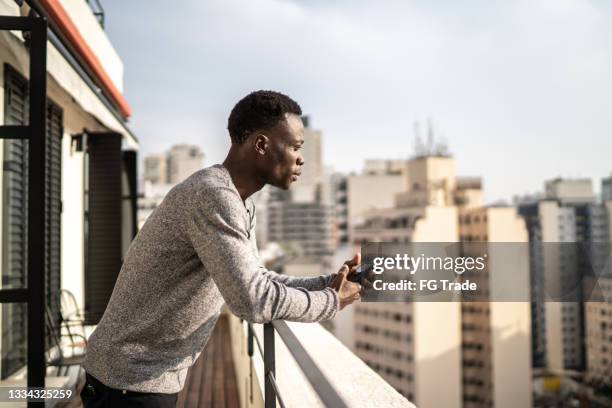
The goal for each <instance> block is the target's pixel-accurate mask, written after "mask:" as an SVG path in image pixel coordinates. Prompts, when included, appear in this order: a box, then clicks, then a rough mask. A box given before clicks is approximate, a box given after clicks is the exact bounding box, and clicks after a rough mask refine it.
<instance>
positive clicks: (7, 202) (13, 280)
mask: <svg viewBox="0 0 612 408" xmlns="http://www.w3.org/2000/svg"><path fill="white" fill-rule="evenodd" d="M4 73H5V75H4V91H5V93H4V95H5V97H4V124H5V125H24V124H26V123H27V120H28V118H27V114H28V113H27V111H28V105H27V94H28V84H27V82H26V80H25V79H23V78H22V77H21V76H20V75H19V74H17V73H16V72H15V71H14V70H12V69H10V67H8V66H7V65H5V70H4ZM3 142H4V157H3V170H4V171H3V177H4V180H3V185H4V186H3V188H4V191H3V200H2V201H3V203H2V204H3V206H2V207H3V208H2V211H3V214H2V215H3V217H2V219H3V223H2V224H3V231H2V236H3V238H4V239H3V248H2V250H3V256H2V261H3V265H2V287H3V288H23V287H25V286H26V274H27V258H28V256H27V237H28V235H27V213H28V207H27V204H28V201H27V192H28V183H27V180H28V168H27V163H28V159H27V158H28V141H27V140H3ZM26 330H27V316H26V308H25V305H24V304H18V303H5V304H3V305H2V373H1V377H2V379H4V378H7V377H8V376H10V375H11V374H13V373H14V372H15V371H17V370H19V369H20V368H21V367H23V366H24V365H25V364H26V345H27V337H26V335H27V334H26V333H27V331H26Z"/></svg>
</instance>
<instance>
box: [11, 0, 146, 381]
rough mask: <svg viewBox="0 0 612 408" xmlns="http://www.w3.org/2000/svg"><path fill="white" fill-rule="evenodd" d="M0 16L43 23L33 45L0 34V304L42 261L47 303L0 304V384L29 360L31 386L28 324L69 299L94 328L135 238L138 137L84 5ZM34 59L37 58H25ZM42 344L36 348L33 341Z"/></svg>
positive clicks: (112, 54) (54, 4)
mask: <svg viewBox="0 0 612 408" xmlns="http://www.w3.org/2000/svg"><path fill="white" fill-rule="evenodd" d="M0 15H1V16H2V20H1V21H2V24H5V23H6V22H7V21H9V20H8V19H7V18H6V17H13V18H19V19H13V20H11V21H13V22H26V21H27V22H28V24H39V23H40V22H42V19H41V17H44V18H45V19H46V24H48V28H47V30H45V29H44V26H41V27H43V29H42V30H41V32H40V34H42V35H43V36H44V39H43V41H42V42H40V43H38V42H36V39H35V38H34V37H33V35H31V36H24V35H23V32H22V31H8V30H6V26H0V28H4V29H5V30H4V31H1V32H0V98H2V101H3V103H1V104H0V118H2V124H3V126H2V127H0V138H1V139H3V140H1V141H0V156H1V157H2V160H3V166H2V168H0V185H1V186H0V195H1V196H2V211H0V231H1V234H0V249H1V250H0V265H2V283H1V285H2V288H1V290H0V293H2V294H3V302H4V299H15V297H14V294H19V291H20V290H22V289H23V288H25V287H26V285H27V282H28V276H37V277H38V276H41V275H40V274H41V273H43V271H42V270H39V269H38V268H35V267H33V264H36V263H38V262H42V265H43V268H42V269H44V282H45V305H40V309H39V310H34V307H35V305H38V303H37V302H38V301H37V300H36V298H35V297H34V296H35V295H34V290H33V289H32V288H31V287H30V288H29V289H28V291H26V293H25V295H24V296H23V298H21V300H20V302H24V303H19V302H17V303H3V304H2V321H1V325H2V330H1V334H0V336H1V341H2V359H1V360H0V373H1V374H0V376H1V379H2V380H4V379H11V378H14V377H15V376H19V375H24V373H25V370H26V362H27V364H28V375H29V376H30V377H32V378H37V380H36V381H37V382H39V381H41V379H42V377H44V356H42V354H43V353H42V352H41V349H40V348H38V347H39V346H40V343H38V345H36V346H34V343H35V342H36V341H37V340H35V339H34V340H33V338H34V336H36V337H38V336H37V334H36V333H31V332H30V337H28V330H27V327H28V325H27V323H28V321H29V320H30V321H31V319H37V318H38V319H44V316H45V310H44V308H45V307H46V308H48V310H49V311H50V313H51V315H52V320H54V321H55V322H56V323H57V322H59V307H58V296H59V292H60V290H61V289H68V290H70V291H71V292H73V293H74V295H75V297H76V300H77V302H78V305H79V307H80V308H82V309H84V311H85V318H86V321H87V323H89V324H95V323H97V321H98V320H99V318H100V317H101V316H102V313H103V311H104V309H105V308H106V303H107V301H108V298H109V297H110V294H111V292H112V289H113V286H114V281H115V279H116V276H117V274H118V273H119V270H120V267H121V263H122V257H123V254H124V252H125V250H126V248H127V246H128V245H129V243H130V241H131V239H132V238H133V236H134V235H135V233H136V200H135V197H136V162H137V159H136V158H137V151H138V140H137V139H136V138H135V136H134V135H133V134H132V132H131V131H130V129H129V128H128V127H127V126H126V120H127V118H128V117H129V116H130V114H131V110H130V107H129V105H128V104H127V101H126V100H125V98H124V96H123V94H122V91H123V63H122V61H121V58H120V57H119V55H118V54H117V52H116V51H115V49H114V47H113V46H112V44H111V42H110V41H109V39H108V37H107V35H106V33H105V32H104V30H103V28H102V27H101V24H100V22H99V21H98V20H97V18H96V16H95V15H94V13H93V12H92V10H91V9H90V8H89V6H88V5H87V3H86V2H84V1H74V2H64V1H62V2H60V1H46V2H29V1H26V2H15V1H11V0H1V1H0ZM45 44H46V45H45ZM45 46H46V51H45V49H44V47H45ZM41 50H42V52H44V53H45V54H46V61H45V60H44V59H34V57H33V55H36V53H37V52H41ZM32 72H33V73H34V74H32V75H33V77H32V76H31V73H32ZM38 72H40V73H41V74H45V75H41V76H38V75H36V73H38ZM41 77H42V78H44V79H42V80H41ZM45 82H46V84H45ZM45 85H46V86H45ZM35 97H36V98H35ZM38 98H40V100H44V98H46V111H45V112H44V113H45V116H46V123H45V124H44V125H45V127H46V130H45V134H44V136H45V137H44V143H45V150H46V152H45V153H46V155H45V156H46V157H45V159H44V160H41V161H40V162H38V161H36V160H35V159H34V157H36V156H35V155H33V152H35V151H40V149H38V148H37V149H33V146H36V145H35V143H37V139H36V138H35V136H36V137H38V136H41V135H37V134H35V133H36V132H35V131H34V130H33V129H35V128H38V129H41V126H42V124H41V123H40V122H37V121H36V119H35V118H33V117H32V112H36V110H35V109H34V108H32V106H33V104H34V103H35V102H36V100H38ZM31 105H32V106H31ZM20 126H27V127H26V128H25V129H27V131H28V132H29V133H28V136H29V137H30V138H31V140H30V139H23V138H15V137H13V136H12V135H11V134H12V132H16V131H18V129H20V128H19V127H20ZM21 129H23V128H21ZM41 138H42V137H41ZM31 158H32V160H31ZM41 169H44V171H45V177H44V179H42V180H40V179H36V178H35V177H36V175H37V174H41V173H42V171H41ZM38 183H44V195H43V196H40V195H39V194H36V195H31V193H32V192H36V191H40V190H37V186H38V185H40V184H38ZM33 185H34V188H32V186H33ZM41 203H42V204H43V205H44V211H40V212H38V213H39V214H41V215H42V216H44V223H39V222H34V221H32V220H31V216H32V212H31V211H29V209H30V208H32V207H36V206H40V205H41ZM37 216H39V215H37ZM33 230H36V231H37V233H36V235H37V236H38V237H40V238H38V239H39V240H40V241H39V242H43V243H44V251H43V252H44V253H41V252H40V251H39V249H38V248H40V247H39V246H36V243H35V242H34V241H35V240H34V239H33V234H31V233H30V232H32V231H33ZM42 278H43V277H41V279H42ZM5 294H6V296H8V297H5V296H4V295H5ZM11 296H13V297H12V298H11ZM9 301H10V300H9ZM26 301H27V302H28V307H26V303H25V302H26ZM12 302H16V301H15V300H12ZM39 321H40V320H39ZM40 326H42V327H41V330H44V324H43V325H36V326H35V327H40ZM30 327H33V326H30ZM40 338H41V340H40V341H44V336H43V335H42V334H41V335H40ZM26 345H29V346H28V348H26ZM36 362H42V364H38V363H36ZM32 373H35V374H32Z"/></svg>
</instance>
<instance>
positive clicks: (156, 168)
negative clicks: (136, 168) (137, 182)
mask: <svg viewBox="0 0 612 408" xmlns="http://www.w3.org/2000/svg"><path fill="white" fill-rule="evenodd" d="M167 180H168V168H167V161H166V156H165V155H161V154H154V155H151V156H147V157H145V159H144V181H149V182H151V183H153V184H166V183H167Z"/></svg>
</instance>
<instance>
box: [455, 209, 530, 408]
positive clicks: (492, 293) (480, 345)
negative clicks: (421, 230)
mask: <svg viewBox="0 0 612 408" xmlns="http://www.w3.org/2000/svg"><path fill="white" fill-rule="evenodd" d="M459 234H460V238H461V241H462V242H480V243H482V244H478V245H477V246H478V247H481V246H486V247H487V249H486V254H487V255H488V259H487V273H486V275H485V276H483V277H481V278H480V281H481V282H480V284H481V285H482V284H485V285H486V286H487V290H488V293H489V296H488V297H489V299H488V300H489V301H486V302H465V303H462V305H461V333H462V343H461V355H462V383H463V391H462V393H463V407H464V408H471V407H473V408H478V407H530V406H531V381H532V375H531V371H532V370H531V308H530V304H529V302H527V301H526V300H527V299H529V252H528V247H527V244H526V242H527V238H528V234H527V229H526V227H525V222H524V221H523V220H522V219H521V217H520V216H519V214H518V213H517V211H516V209H515V208H513V207H475V208H461V209H460V210H459ZM515 243H519V244H515ZM481 249H483V248H479V251H480V250H481ZM511 255H512V262H508V258H509V257H510V256H511ZM509 293H510V294H511V296H512V297H513V300H516V301H515V302H501V301H497V300H500V299H502V298H504V299H507V297H506V296H505V295H507V294H509ZM518 300H523V301H522V302H519V301H518ZM508 350H512V352H508Z"/></svg>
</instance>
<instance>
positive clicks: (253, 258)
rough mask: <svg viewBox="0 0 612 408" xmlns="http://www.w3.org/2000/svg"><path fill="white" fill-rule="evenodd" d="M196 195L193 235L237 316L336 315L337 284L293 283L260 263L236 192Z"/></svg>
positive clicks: (301, 318)
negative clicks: (316, 287) (319, 286)
mask: <svg viewBox="0 0 612 408" xmlns="http://www.w3.org/2000/svg"><path fill="white" fill-rule="evenodd" d="M193 198H194V201H191V200H189V201H190V203H191V205H189V209H188V212H189V214H190V215H189V217H188V219H187V226H186V232H187V235H188V238H189V240H190V241H191V243H192V245H193V247H194V249H195V251H196V252H197V254H198V257H199V258H200V260H201V262H202V264H203V265H204V267H205V269H206V270H207V271H208V272H209V273H210V275H211V277H212V279H213V280H214V282H215V284H216V285H217V288H218V289H219V291H220V292H221V295H222V296H223V298H224V300H225V302H226V303H227V305H228V307H229V308H230V310H231V311H232V312H233V313H234V314H235V315H236V316H238V317H241V318H243V319H245V320H248V321H250V322H254V323H265V322H269V321H272V320H277V319H282V320H292V321H298V322H317V321H321V320H328V319H331V318H333V317H334V316H335V314H336V312H337V311H338V306H339V300H338V295H337V293H336V292H335V291H334V290H333V289H332V288H323V289H322V290H317V291H309V290H307V289H306V288H303V287H289V286H287V285H286V284H285V283H283V282H282V279H280V280H279V279H273V278H272V276H274V274H273V273H271V272H270V271H267V270H266V269H265V268H263V267H262V266H261V265H260V262H259V259H258V257H257V254H256V253H254V252H253V251H252V250H251V246H250V236H249V235H250V234H249V232H248V229H249V219H248V217H247V215H246V209H245V208H244V205H243V203H242V199H241V198H240V196H239V195H238V194H237V192H236V191H234V190H233V189H231V188H229V187H217V188H208V189H206V190H204V191H199V192H197V193H195V196H194V197H193Z"/></svg>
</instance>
